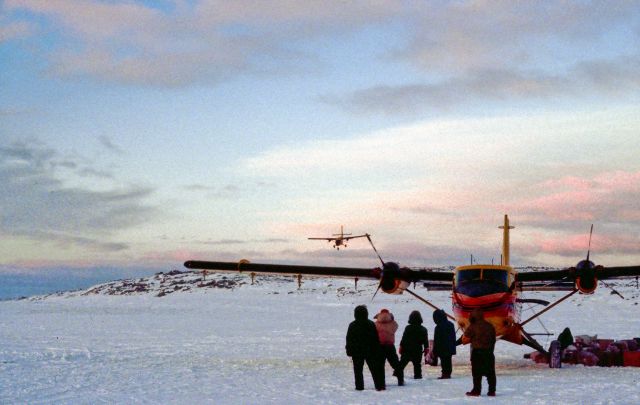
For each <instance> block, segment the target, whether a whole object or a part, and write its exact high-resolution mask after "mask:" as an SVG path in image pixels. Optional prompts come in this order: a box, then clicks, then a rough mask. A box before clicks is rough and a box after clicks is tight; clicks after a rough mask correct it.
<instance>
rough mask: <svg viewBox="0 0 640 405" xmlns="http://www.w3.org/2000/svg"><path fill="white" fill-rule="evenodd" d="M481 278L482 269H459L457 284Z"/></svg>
mask: <svg viewBox="0 0 640 405" xmlns="http://www.w3.org/2000/svg"><path fill="white" fill-rule="evenodd" d="M471 280H480V269H477V270H475V269H474V270H459V271H458V273H457V274H456V284H457V285H460V284H463V283H465V282H467V281H471Z"/></svg>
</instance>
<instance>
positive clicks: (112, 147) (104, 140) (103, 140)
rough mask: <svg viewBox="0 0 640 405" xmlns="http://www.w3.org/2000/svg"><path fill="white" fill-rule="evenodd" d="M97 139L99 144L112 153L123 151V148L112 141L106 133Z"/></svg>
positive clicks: (119, 153)
mask: <svg viewBox="0 0 640 405" xmlns="http://www.w3.org/2000/svg"><path fill="white" fill-rule="evenodd" d="M98 141H100V144H101V145H102V146H104V147H105V148H106V149H107V150H108V151H110V152H112V153H115V154H118V155H121V154H123V153H124V150H122V148H121V147H119V146H118V145H116V144H115V143H113V141H112V140H111V139H110V138H109V137H108V136H106V135H101V136H99V137H98Z"/></svg>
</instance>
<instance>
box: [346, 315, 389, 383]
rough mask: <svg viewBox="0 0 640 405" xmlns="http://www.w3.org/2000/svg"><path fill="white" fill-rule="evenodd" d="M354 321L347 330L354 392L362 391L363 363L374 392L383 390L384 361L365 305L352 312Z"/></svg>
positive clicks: (347, 346) (347, 345) (374, 327)
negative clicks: (365, 364)
mask: <svg viewBox="0 0 640 405" xmlns="http://www.w3.org/2000/svg"><path fill="white" fill-rule="evenodd" d="M353 317H354V318H355V320H354V321H353V322H351V323H350V324H349V329H348V330H347V344H346V347H345V348H346V350H347V356H349V357H351V360H352V361H353V374H354V376H355V382H356V390H358V391H362V390H364V375H363V373H362V372H363V369H364V363H365V362H366V363H367V367H369V371H370V372H371V377H372V378H373V384H374V385H375V387H376V390H378V391H382V390H384V389H385V382H384V361H383V357H382V349H381V347H380V340H379V339H378V331H377V330H376V325H375V324H374V323H373V321H371V320H370V319H369V311H367V307H366V305H358V306H357V307H355V309H354V310H353Z"/></svg>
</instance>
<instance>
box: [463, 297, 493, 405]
mask: <svg viewBox="0 0 640 405" xmlns="http://www.w3.org/2000/svg"><path fill="white" fill-rule="evenodd" d="M469 322H470V325H469V327H468V328H467V330H465V332H464V335H463V336H462V338H461V339H462V343H463V344H467V343H471V375H472V376H473V389H472V390H471V391H469V392H467V395H468V396H471V397H477V396H480V393H481V391H482V377H483V376H486V377H487V383H488V384H489V392H487V395H488V396H490V397H494V396H495V395H496V359H495V357H494V355H493V348H494V346H495V344H496V330H495V328H494V327H493V325H491V324H490V323H489V322H487V321H485V319H484V314H483V313H482V311H481V310H479V309H475V310H473V312H471V316H469Z"/></svg>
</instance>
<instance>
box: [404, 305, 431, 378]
mask: <svg viewBox="0 0 640 405" xmlns="http://www.w3.org/2000/svg"><path fill="white" fill-rule="evenodd" d="M428 348H429V334H428V333H427V328H425V327H424V326H422V315H420V312H419V311H413V312H411V314H409V325H407V327H406V328H404V333H403V334H402V340H400V366H399V367H398V369H397V370H396V372H397V375H398V384H399V385H403V384H404V368H405V367H406V366H407V364H409V362H412V363H413V378H414V379H416V380H419V379H421V378H422V353H423V352H424V351H426V350H427V349H428Z"/></svg>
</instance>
